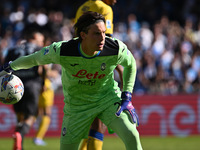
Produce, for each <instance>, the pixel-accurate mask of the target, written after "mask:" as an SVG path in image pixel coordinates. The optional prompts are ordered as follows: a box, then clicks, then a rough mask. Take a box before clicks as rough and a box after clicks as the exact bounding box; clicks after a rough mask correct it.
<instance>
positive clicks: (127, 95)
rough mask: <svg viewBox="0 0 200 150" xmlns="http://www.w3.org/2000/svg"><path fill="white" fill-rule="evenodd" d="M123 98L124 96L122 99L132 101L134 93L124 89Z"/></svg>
mask: <svg viewBox="0 0 200 150" xmlns="http://www.w3.org/2000/svg"><path fill="white" fill-rule="evenodd" d="M121 98H122V100H128V101H131V99H132V93H131V92H127V91H124V92H122V95H121Z"/></svg>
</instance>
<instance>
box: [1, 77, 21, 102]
mask: <svg viewBox="0 0 200 150" xmlns="http://www.w3.org/2000/svg"><path fill="white" fill-rule="evenodd" d="M23 94H24V85H23V83H22V81H21V80H20V78H19V77H17V76H16V75H13V74H6V75H4V76H1V77H0V102H2V103H4V104H15V103H17V102H19V101H20V99H21V98H22V96H23Z"/></svg>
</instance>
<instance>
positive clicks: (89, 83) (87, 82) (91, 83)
mask: <svg viewBox="0 0 200 150" xmlns="http://www.w3.org/2000/svg"><path fill="white" fill-rule="evenodd" d="M95 83H96V80H88V81H81V80H79V81H78V84H82V85H89V86H93V85H95Z"/></svg>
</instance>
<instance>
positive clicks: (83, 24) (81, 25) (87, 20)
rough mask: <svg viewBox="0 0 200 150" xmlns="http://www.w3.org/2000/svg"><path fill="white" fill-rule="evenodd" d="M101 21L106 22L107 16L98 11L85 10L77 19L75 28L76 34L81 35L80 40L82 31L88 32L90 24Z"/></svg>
mask: <svg viewBox="0 0 200 150" xmlns="http://www.w3.org/2000/svg"><path fill="white" fill-rule="evenodd" d="M99 21H103V22H104V23H105V18H104V16H103V15H101V14H99V13H97V12H92V11H87V12H85V13H84V14H83V15H82V16H81V17H80V18H79V19H78V21H77V23H76V24H75V25H74V29H75V36H76V37H79V38H80V40H82V39H81V36H80V33H81V32H85V33H88V29H89V26H90V25H91V24H95V23H97V22H99Z"/></svg>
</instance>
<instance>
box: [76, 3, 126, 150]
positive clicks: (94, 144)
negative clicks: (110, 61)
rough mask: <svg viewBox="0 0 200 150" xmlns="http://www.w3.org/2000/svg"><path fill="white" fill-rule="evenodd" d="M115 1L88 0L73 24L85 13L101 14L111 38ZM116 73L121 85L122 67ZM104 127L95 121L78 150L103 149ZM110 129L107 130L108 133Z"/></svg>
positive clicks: (78, 11) (107, 33)
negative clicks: (87, 136) (112, 6)
mask: <svg viewBox="0 0 200 150" xmlns="http://www.w3.org/2000/svg"><path fill="white" fill-rule="evenodd" d="M116 2H117V1H116V0H88V1H86V2H85V3H83V4H82V5H81V6H80V7H79V8H78V10H77V12H76V17H75V23H76V22H77V20H78V18H79V17H80V16H81V15H82V14H83V13H85V12H87V11H93V12H98V13H100V14H102V15H103V16H104V18H105V21H106V32H105V33H106V35H107V36H110V37H111V36H112V34H113V10H112V8H111V5H114V4H115V3H116ZM116 70H117V72H118V73H119V77H120V80H121V85H122V72H123V68H122V66H120V65H118V66H117V67H116ZM106 129H107V128H106V126H105V125H104V124H103V123H102V122H101V121H100V120H99V119H97V118H96V119H95V120H94V122H93V124H92V125H91V130H90V133H89V138H88V139H84V140H83V141H82V144H81V146H80V150H87V149H93V150H102V147H103V134H104V132H105V131H106ZM110 130H111V129H109V131H110Z"/></svg>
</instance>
